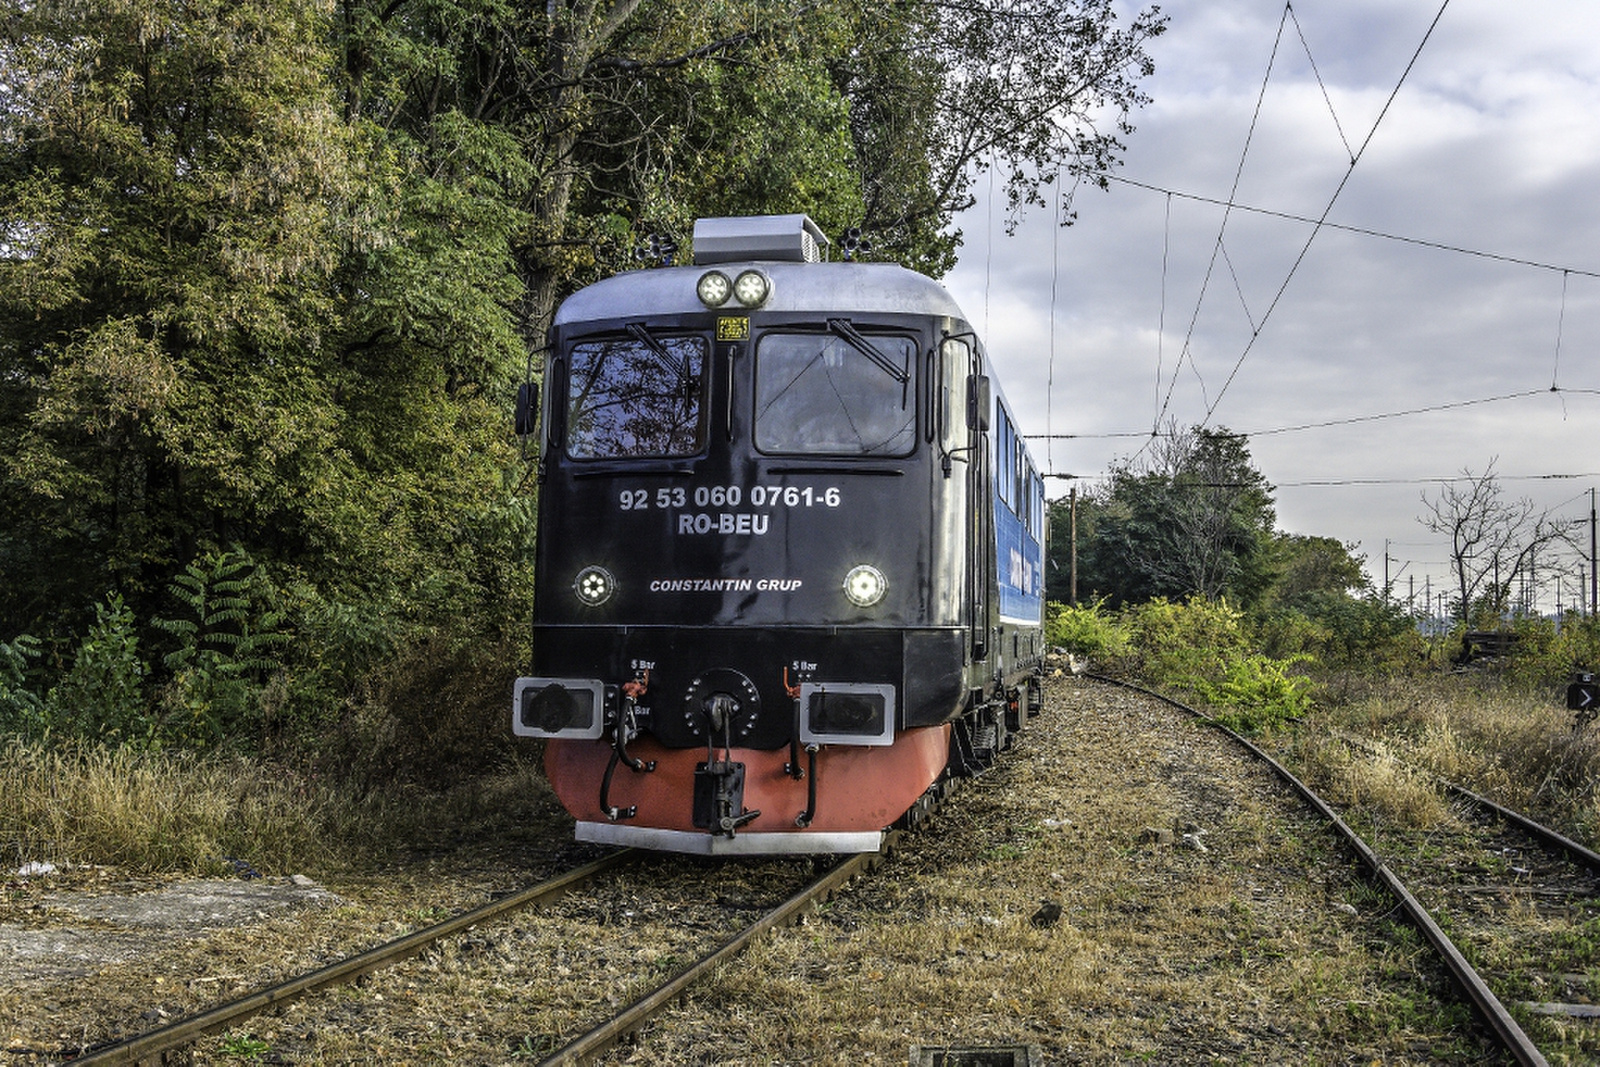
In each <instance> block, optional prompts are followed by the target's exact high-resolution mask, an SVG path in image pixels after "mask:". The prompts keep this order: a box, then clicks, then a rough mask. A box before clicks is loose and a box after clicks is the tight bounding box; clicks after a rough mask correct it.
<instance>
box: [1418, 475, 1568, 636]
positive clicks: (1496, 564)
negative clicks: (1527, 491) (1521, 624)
mask: <svg viewBox="0 0 1600 1067" xmlns="http://www.w3.org/2000/svg"><path fill="white" fill-rule="evenodd" d="M1494 463H1495V461H1494V460H1490V461H1489V467H1488V469H1487V470H1485V471H1484V473H1483V474H1481V475H1475V474H1473V473H1472V472H1471V471H1470V470H1463V471H1462V472H1461V478H1460V479H1459V480H1457V481H1450V482H1444V483H1442V484H1441V485H1440V486H1439V494H1438V496H1436V497H1433V498H1432V499H1430V498H1429V496H1428V494H1427V493H1423V494H1422V506H1423V508H1424V509H1425V514H1423V515H1421V516H1419V517H1418V520H1417V521H1418V522H1420V523H1422V525H1423V526H1425V527H1427V528H1428V530H1430V531H1431V532H1433V533H1437V534H1444V535H1445V536H1447V537H1448V538H1449V539H1450V569H1451V570H1452V571H1453V572H1454V575H1455V582H1456V604H1455V609H1456V611H1457V612H1458V616H1457V617H1458V618H1459V619H1460V620H1461V621H1462V622H1463V623H1467V624H1471V623H1472V621H1473V618H1474V615H1475V614H1477V615H1480V616H1481V617H1482V618H1483V621H1485V622H1489V623H1492V622H1498V621H1499V620H1500V618H1502V617H1503V616H1504V614H1505V612H1506V608H1507V601H1508V594H1509V591H1510V588H1511V580H1512V577H1513V576H1514V575H1515V574H1516V573H1517V572H1518V571H1520V570H1521V569H1522V567H1523V565H1524V564H1526V563H1527V562H1528V561H1529V560H1530V559H1532V558H1533V556H1534V554H1535V553H1537V552H1538V551H1539V549H1541V548H1542V547H1544V546H1546V545H1549V544H1551V543H1553V542H1569V541H1570V538H1571V534H1572V530H1573V528H1574V524H1573V523H1572V522H1570V521H1568V520H1564V519H1553V518H1551V517H1550V513H1549V512H1548V511H1538V510H1536V507H1535V505H1534V503H1533V501H1531V500H1528V499H1526V498H1523V499H1520V500H1515V501H1511V500H1507V499H1505V496H1504V493H1503V491H1502V489H1501V487H1500V482H1499V480H1498V478H1497V477H1496V476H1495V473H1494Z"/></svg>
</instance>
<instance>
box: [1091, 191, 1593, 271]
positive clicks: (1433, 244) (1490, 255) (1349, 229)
mask: <svg viewBox="0 0 1600 1067" xmlns="http://www.w3.org/2000/svg"><path fill="white" fill-rule="evenodd" d="M1096 178H1104V179H1105V180H1106V181H1108V182H1117V183H1118V184H1121V185H1129V186H1132V187H1133V188H1135V189H1144V190H1147V191H1149V192H1152V193H1160V194H1161V195H1162V196H1164V197H1166V198H1167V199H1168V201H1169V202H1170V201H1171V200H1172V199H1173V198H1174V197H1176V198H1177V199H1179V200H1192V201H1194V202H1195V203H1197V204H1210V205H1212V206H1214V207H1221V208H1227V209H1229V210H1231V211H1243V212H1248V213H1250V214H1255V215H1265V216H1267V217H1269V218H1275V219H1283V220H1285V221H1287V222H1303V223H1305V224H1307V225H1310V226H1316V225H1319V223H1318V221H1317V220H1316V219H1314V218H1311V217H1310V216H1307V215H1297V214H1295V213H1294V212H1292V211H1277V210H1275V209H1273V208H1266V207H1260V206H1258V205H1254V204H1243V203H1240V202H1238V201H1231V202H1230V201H1227V200H1223V199H1221V198H1220V197H1215V196H1204V195H1202V194H1200V193H1186V192H1183V191H1182V190H1179V189H1169V188H1167V187H1166V186H1164V185H1157V184H1155V183H1153V182H1146V181H1140V180H1139V179H1137V178H1129V177H1127V176H1126V175H1122V174H1113V173H1111V172H1110V171H1104V172H1101V173H1099V174H1097V175H1096ZM1320 225H1321V226H1322V228H1323V229H1325V230H1342V231H1343V232H1345V233H1353V234H1358V235H1360V236H1362V237H1377V238H1381V239H1382V240H1385V241H1398V242H1400V243H1401V244H1408V245H1416V246H1418V247H1420V248H1432V249H1435V250H1437V251H1440V252H1455V253H1457V254H1459V255H1463V256H1475V257H1477V258H1479V259H1490V260H1495V261H1497V262H1500V263H1512V264H1515V265H1517V266H1521V267H1535V268H1537V269H1539V270H1548V271H1559V272H1561V273H1562V274H1575V275H1577V276H1578V277H1580V278H1600V269H1597V270H1589V269H1586V268H1584V267H1575V266H1572V265H1570V264H1567V265H1563V264H1559V263H1547V262H1545V261H1543V260H1538V259H1528V258H1527V257H1525V256H1513V255H1508V254H1506V253H1503V252H1489V251H1485V250H1484V249H1481V248H1468V247H1466V246H1464V245H1453V244H1449V243H1447V242H1444V241H1432V240H1428V239H1427V238H1423V237H1408V236H1406V235H1404V234H1396V233H1387V232H1385V231H1383V230H1375V229H1372V228H1371V227H1367V226H1351V225H1348V224H1346V223H1342V222H1327V221H1323V222H1321V223H1320Z"/></svg>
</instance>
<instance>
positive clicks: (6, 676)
mask: <svg viewBox="0 0 1600 1067" xmlns="http://www.w3.org/2000/svg"><path fill="white" fill-rule="evenodd" d="M38 654H39V639H38V638H37V637H32V636H30V635H28V634H22V635H21V636H19V637H17V638H16V639H15V640H13V641H11V642H9V643H7V642H5V641H0V733H15V734H21V735H22V736H24V737H33V736H36V735H38V734H39V733H42V732H43V731H44V729H45V725H46V720H45V716H44V701H42V700H40V699H39V696H38V694H36V693H34V692H33V691H32V690H31V689H29V688H28V661H29V660H30V659H33V658H34V657H35V656H37V655H38Z"/></svg>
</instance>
